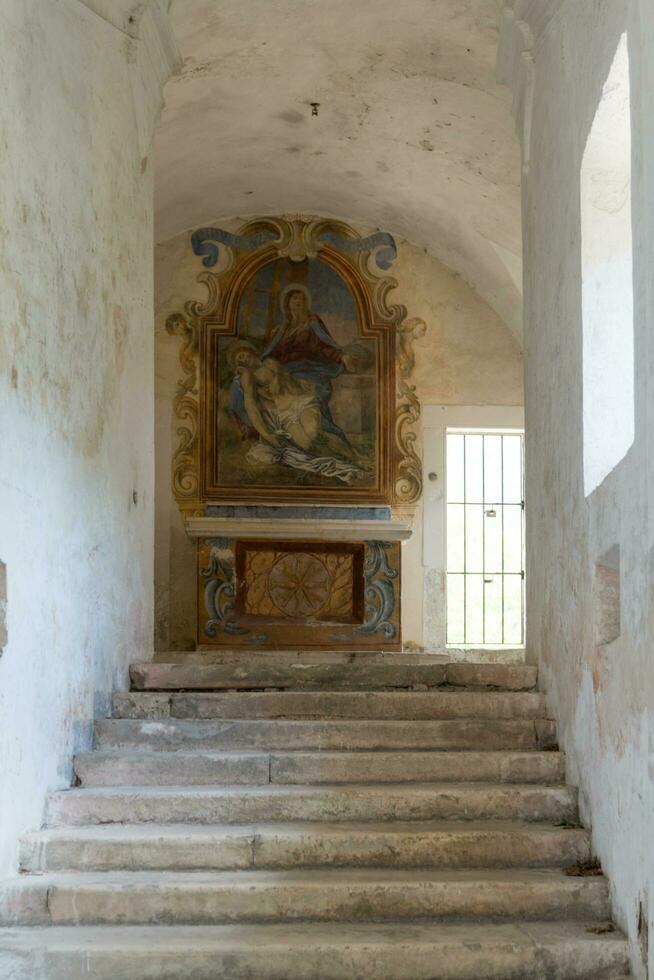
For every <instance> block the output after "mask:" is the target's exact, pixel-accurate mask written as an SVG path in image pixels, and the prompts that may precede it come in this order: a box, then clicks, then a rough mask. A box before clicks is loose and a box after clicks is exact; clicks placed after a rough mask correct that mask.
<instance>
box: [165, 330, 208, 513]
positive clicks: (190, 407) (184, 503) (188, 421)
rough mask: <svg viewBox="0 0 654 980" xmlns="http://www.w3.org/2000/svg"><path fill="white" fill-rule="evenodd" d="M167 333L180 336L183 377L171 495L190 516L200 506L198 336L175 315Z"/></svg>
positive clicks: (179, 384)
mask: <svg viewBox="0 0 654 980" xmlns="http://www.w3.org/2000/svg"><path fill="white" fill-rule="evenodd" d="M166 330H167V332H168V333H169V334H171V335H172V336H177V337H182V338H183V341H184V342H183V344H182V346H181V348H180V352H179V360H180V364H181V366H182V370H183V372H184V376H183V377H182V378H181V379H180V380H179V381H178V382H177V391H176V393H175V398H174V401H173V411H174V413H175V417H176V418H177V420H178V422H179V423H180V424H179V426H178V428H177V436H178V438H179V443H178V445H177V449H176V450H175V454H174V456H173V474H172V482H173V492H174V494H175V496H176V498H177V500H178V502H179V505H180V507H181V508H182V510H184V511H190V512H191V513H192V512H193V511H194V510H195V509H196V507H197V506H198V504H199V501H198V496H199V492H200V479H199V459H198V411H199V407H198V371H197V359H198V334H197V328H196V326H195V324H194V322H193V321H192V320H188V319H186V317H184V316H182V314H180V313H174V314H173V315H172V316H169V317H168V319H167V320H166Z"/></svg>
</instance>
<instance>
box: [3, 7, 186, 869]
mask: <svg viewBox="0 0 654 980" xmlns="http://www.w3.org/2000/svg"><path fill="white" fill-rule="evenodd" d="M147 6H148V5H146V7H147ZM159 12H160V13H161V8H160V11H159ZM143 16H144V17H145V18H146V21H145V22H144V26H147V29H148V30H154V26H153V23H152V22H150V21H149V20H148V16H149V15H148V11H147V9H146V10H145V11H144V14H143ZM157 16H158V15H157ZM146 22H147V23H146ZM164 26H165V24H164ZM152 40H153V42H154V40H155V38H154V37H153V38H152ZM164 41H165V39H161V38H160V39H159V41H158V42H157V43H161V44H162V45H163V46H164V47H165V44H164ZM171 43H172V40H171ZM0 48H1V49H2V57H1V58H0V79H1V81H2V90H3V99H2V104H1V105H0V133H1V134H2V136H1V139H2V143H3V158H4V171H3V178H2V179H1V180H0V218H1V220H0V238H1V240H2V244H1V248H0V255H1V258H0V419H1V420H2V422H1V423H0V425H1V428H2V437H1V438H0V513H1V514H2V520H1V521H0V561H2V562H3V563H4V564H5V565H6V577H7V603H6V621H7V623H6V625H7V636H8V642H7V644H6V647H5V649H4V652H3V653H2V657H0V758H2V781H1V786H0V827H2V833H1V834H0V871H3V872H6V871H9V870H10V869H12V868H14V867H15V864H16V860H17V850H16V845H17V837H18V835H19V834H20V833H22V832H24V831H26V830H29V829H36V828H38V827H39V826H40V823H41V819H42V812H43V804H44V797H45V794H46V791H47V790H48V789H51V788H59V787H64V786H68V785H70V779H71V762H72V755H73V752H74V751H75V750H77V749H80V748H86V747H88V746H89V745H90V742H91V732H92V721H93V717H94V715H95V714H98V713H101V712H102V713H104V712H106V711H107V710H108V708H109V704H110V695H111V692H112V690H113V689H114V688H120V687H123V686H124V685H125V683H126V678H127V664H128V662H129V660H131V659H135V658H137V657H138V656H143V655H149V654H150V652H151V649H152V615H153V614H152V547H153V513H154V479H153V445H152V433H153V371H152V363H153V331H152V306H153V295H152V271H151V263H152V238H153V232H152V210H153V209H152V173H153V168H152V163H151V161H150V160H149V159H148V158H147V157H145V156H144V154H143V150H142V146H143V143H144V139H145V136H144V134H145V131H146V129H148V128H149V131H150V136H151V133H152V129H153V126H154V118H155V114H156V112H157V111H158V108H159V107H160V104H161V81H162V79H163V78H164V77H167V75H168V74H169V73H170V70H171V67H172V62H170V61H169V60H168V59H167V58H166V57H164V56H163V54H161V53H160V58H159V60H158V58H157V57H155V56H154V52H153V50H150V51H146V50H144V42H143V41H142V40H141V39H140V38H131V37H129V36H128V35H126V34H125V33H124V32H123V31H122V30H120V29H117V28H116V27H115V26H114V25H113V24H111V23H109V22H108V21H107V20H106V19H105V18H104V17H102V16H100V15H99V13H98V12H97V11H96V10H92V9H90V8H89V7H87V6H86V5H85V4H82V3H80V2H77V0H61V2H58V3H55V4H46V5H44V4H42V3H40V2H39V0H6V2H4V3H3V4H2V6H1V9H0ZM162 50H163V47H162ZM171 50H172V49H171ZM134 492H136V495H137V496H136V499H137V501H138V503H135V500H134Z"/></svg>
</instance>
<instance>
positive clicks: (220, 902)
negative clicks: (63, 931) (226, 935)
mask: <svg viewBox="0 0 654 980" xmlns="http://www.w3.org/2000/svg"><path fill="white" fill-rule="evenodd" d="M457 916H459V917H467V918H488V917H490V918H494V919H504V920H506V919H518V920H520V919H565V920H573V919H602V918H607V917H609V916H610V903H609V890H608V882H607V880H606V879H605V878H603V877H597V878H572V877H568V876H566V875H565V874H563V873H562V872H561V871H551V870H547V871H545V870H533V869H532V870H528V871H526V870H522V869H521V870H516V871H513V870H510V871H507V870H501V871H480V870H474V871H473V870H464V871H452V870H447V871H443V870H437V871H435V870H429V871H427V870H422V869H421V870H419V871H415V870H411V871H407V870H395V869H388V868H383V869H380V868H374V869H367V870H360V869H359V870H353V869H346V870H338V871H331V870H330V871H316V870H312V871H294V872H292V873H290V872H287V873H285V874H283V875H282V874H280V873H279V872H278V871H238V872H230V871H220V872H213V873H211V874H210V873H207V872H184V873H181V872H139V871H126V872H122V873H117V872H108V873H107V872H105V873H104V874H97V873H96V874H70V873H69V874H59V875H32V876H23V877H22V878H20V879H14V880H13V881H10V882H7V883H3V884H1V885H0V925H2V926H14V925H54V926H57V925H80V926H86V925H122V924H125V923H129V924H130V925H202V924H210V923H222V922H248V921H249V922H276V921H286V922H293V921H298V920H305V921H309V920H311V921H330V920H349V921H354V922H357V921H369V920H384V919H417V918H424V917H429V918H434V919H446V918H454V917H457Z"/></svg>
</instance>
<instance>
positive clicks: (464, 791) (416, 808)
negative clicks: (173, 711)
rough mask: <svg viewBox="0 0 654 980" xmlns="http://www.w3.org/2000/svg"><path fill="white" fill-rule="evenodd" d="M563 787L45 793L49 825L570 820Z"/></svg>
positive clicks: (572, 804) (573, 795)
mask: <svg viewBox="0 0 654 980" xmlns="http://www.w3.org/2000/svg"><path fill="white" fill-rule="evenodd" d="M576 813H577V792H576V790H575V789H574V788H573V787H571V786H561V785H551V786H537V785H521V784H497V783H408V784H406V783H399V784H398V783H385V784H383V783H382V784H370V783H366V784H361V783H349V784H347V785H337V786H331V785H323V786H277V785H268V786H241V785H238V786H212V787H207V788H205V787H202V788H200V787H196V786H192V787H189V786H185V787H170V788H167V787H155V786H145V787H110V788H103V787H100V788H94V789H73V790H66V791H63V792H58V793H53V794H52V795H51V796H50V798H49V800H48V805H47V822H48V824H50V825H51V826H61V825H62V824H73V825H81V824H90V823H186V822H188V823H249V822H258V821H263V822H270V821H282V822H286V821H292V820H301V821H310V820H320V821H332V820H334V821H336V820H347V821H349V820H359V821H361V820H501V819H506V820H536V821H552V822H553V823H556V822H559V821H568V822H569V821H573V820H575V818H576Z"/></svg>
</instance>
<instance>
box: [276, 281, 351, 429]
mask: <svg viewBox="0 0 654 980" xmlns="http://www.w3.org/2000/svg"><path fill="white" fill-rule="evenodd" d="M280 305H281V308H282V313H283V322H282V325H281V326H280V327H279V328H278V330H277V331H276V333H275V334H274V336H273V337H272V339H271V341H270V343H269V344H268V346H267V347H266V348H265V349H264V351H263V352H262V354H261V360H262V361H265V359H266V358H267V357H273V358H275V360H276V361H278V362H279V363H280V364H283V365H284V366H285V368H286V370H287V371H288V373H289V374H290V375H291V376H292V377H294V378H296V379H297V380H299V381H308V382H309V383H310V384H311V385H312V386H313V388H314V390H315V397H316V401H317V402H318V405H319V407H320V416H321V420H322V428H323V430H324V431H325V432H330V433H332V435H335V436H337V437H338V438H339V439H341V440H342V441H343V442H344V443H345V444H346V446H348V447H349V448H351V446H350V441H349V439H348V438H347V436H346V434H345V432H344V431H343V429H341V427H340V426H339V425H337V423H336V422H335V421H334V418H333V416H332V412H331V408H330V404H329V403H330V401H331V397H332V393H333V389H332V381H333V380H334V378H337V377H338V376H339V375H340V374H343V372H344V371H347V372H353V371H357V370H361V369H362V368H363V367H365V366H366V365H365V364H364V363H363V362H364V361H365V360H366V357H367V356H368V351H366V350H365V349H363V348H359V347H358V345H353V346H352V347H341V346H340V345H339V344H337V343H336V341H335V340H334V338H333V337H332V336H331V334H330V333H329V330H328V329H327V327H326V326H325V324H324V322H323V320H321V318H320V317H319V316H317V314H315V313H312V312H311V294H310V292H309V290H308V289H307V287H306V286H304V285H303V284H301V283H290V285H288V286H286V288H285V289H284V290H283V291H282V294H281V297H280ZM368 361H369V356H368Z"/></svg>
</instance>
